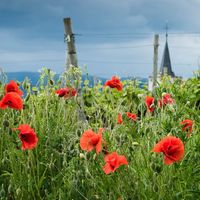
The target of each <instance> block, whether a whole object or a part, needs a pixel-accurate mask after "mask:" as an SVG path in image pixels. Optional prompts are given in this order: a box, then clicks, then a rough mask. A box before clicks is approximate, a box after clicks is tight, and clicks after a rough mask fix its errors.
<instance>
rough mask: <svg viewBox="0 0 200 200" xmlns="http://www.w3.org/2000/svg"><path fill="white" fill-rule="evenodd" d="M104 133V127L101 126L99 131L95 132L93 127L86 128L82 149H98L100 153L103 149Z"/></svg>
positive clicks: (81, 142) (97, 151) (81, 144)
mask: <svg viewBox="0 0 200 200" xmlns="http://www.w3.org/2000/svg"><path fill="white" fill-rule="evenodd" d="M102 133H103V128H100V129H99V132H98V133H95V132H93V131H92V130H91V129H89V130H86V131H85V132H84V133H83V135H82V136H81V139H80V147H81V149H82V150H84V151H92V150H93V149H96V153H97V154H98V153H99V152H100V151H101V149H102Z"/></svg>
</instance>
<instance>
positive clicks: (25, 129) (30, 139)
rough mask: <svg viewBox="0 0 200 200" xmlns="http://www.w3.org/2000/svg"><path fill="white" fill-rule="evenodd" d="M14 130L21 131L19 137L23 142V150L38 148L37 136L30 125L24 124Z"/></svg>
mask: <svg viewBox="0 0 200 200" xmlns="http://www.w3.org/2000/svg"><path fill="white" fill-rule="evenodd" d="M13 130H19V135H18V137H19V139H20V140H21V142H22V150H26V149H33V148H35V147H36V146H37V142H38V138H37V135H36V133H35V132H34V130H33V129H32V128H31V127H30V126H29V125H28V124H22V125H20V126H19V127H18V128H14V129H13Z"/></svg>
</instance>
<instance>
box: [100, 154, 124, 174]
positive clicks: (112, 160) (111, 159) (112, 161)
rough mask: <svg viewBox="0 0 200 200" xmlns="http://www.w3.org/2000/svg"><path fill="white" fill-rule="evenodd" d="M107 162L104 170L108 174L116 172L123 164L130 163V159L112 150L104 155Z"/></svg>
mask: <svg viewBox="0 0 200 200" xmlns="http://www.w3.org/2000/svg"><path fill="white" fill-rule="evenodd" d="M104 161H105V162H106V164H105V165H104V166H103V171H104V172H105V173H106V174H109V173H111V172H114V171H115V170H116V169H117V168H119V167H120V166H121V165H128V161H127V159H126V157H125V156H123V155H118V154H117V153H116V152H112V153H110V154H108V155H106V156H105V157H104Z"/></svg>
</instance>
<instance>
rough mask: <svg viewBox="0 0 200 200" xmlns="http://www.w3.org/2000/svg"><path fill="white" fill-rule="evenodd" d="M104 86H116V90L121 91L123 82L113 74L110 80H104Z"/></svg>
mask: <svg viewBox="0 0 200 200" xmlns="http://www.w3.org/2000/svg"><path fill="white" fill-rule="evenodd" d="M104 86H109V87H110V88H116V89H117V90H118V91H121V90H122V88H123V84H122V82H121V81H120V79H119V78H117V77H116V76H113V77H112V79H111V80H108V81H106V82H105V84H104Z"/></svg>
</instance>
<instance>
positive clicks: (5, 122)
mask: <svg viewBox="0 0 200 200" xmlns="http://www.w3.org/2000/svg"><path fill="white" fill-rule="evenodd" d="M3 126H4V128H7V127H9V121H7V120H4V121H3Z"/></svg>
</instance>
